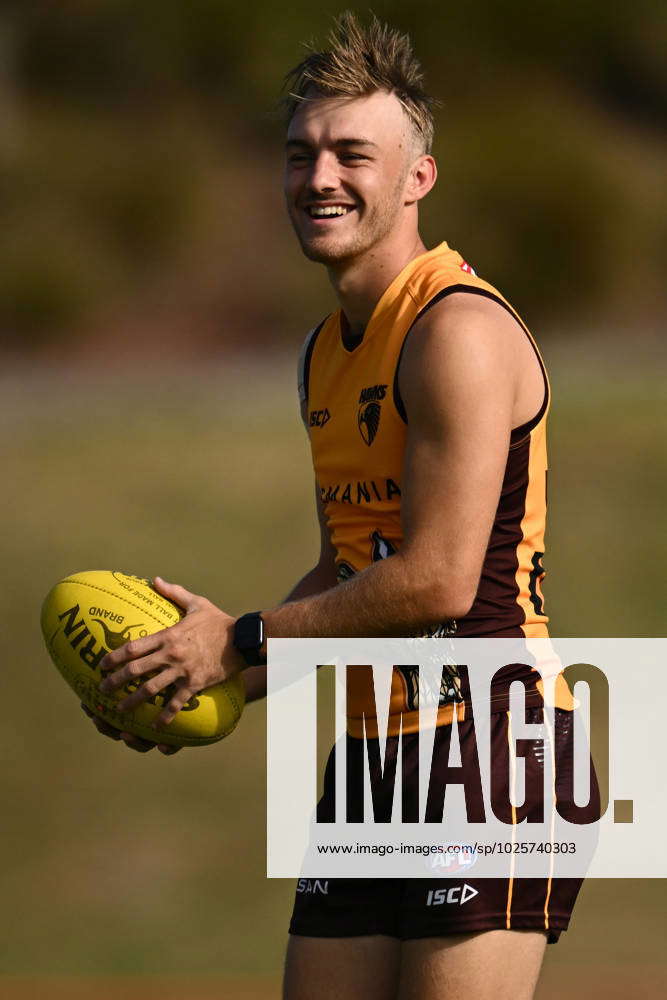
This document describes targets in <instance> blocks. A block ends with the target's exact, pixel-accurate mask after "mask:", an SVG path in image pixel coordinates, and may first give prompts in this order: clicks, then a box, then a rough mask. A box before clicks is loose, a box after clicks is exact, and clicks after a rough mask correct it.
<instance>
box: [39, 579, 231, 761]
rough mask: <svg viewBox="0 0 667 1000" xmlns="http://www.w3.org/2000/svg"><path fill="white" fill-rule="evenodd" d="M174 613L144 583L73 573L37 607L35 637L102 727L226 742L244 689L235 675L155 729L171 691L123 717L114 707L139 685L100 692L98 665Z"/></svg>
mask: <svg viewBox="0 0 667 1000" xmlns="http://www.w3.org/2000/svg"><path fill="white" fill-rule="evenodd" d="M182 617H183V612H182V610H181V609H180V608H179V607H177V606H176V605H175V604H172V602H171V601H168V600H167V599H166V598H165V597H162V595H161V594H158V593H157V591H156V590H154V589H153V588H152V587H151V584H150V581H149V580H144V579H142V578H140V577H137V576H128V575H127V574H126V573H119V572H112V571H110V570H91V571H88V572H86V573H74V574H73V575H72V576H68V577H66V578H65V579H64V580H61V581H60V583H57V584H56V585H55V587H54V588H53V589H52V590H51V591H50V592H49V593H48V594H47V596H46V599H45V601H44V604H43V606H42V633H43V635H44V641H45V642H46V648H47V649H48V651H49V654H50V656H51V659H52V660H53V662H54V663H55V665H56V666H57V668H58V670H59V671H60V673H61V674H62V675H63V677H64V678H65V680H66V681H67V683H68V684H69V686H70V687H71V688H72V690H73V691H74V692H75V693H76V695H77V696H78V698H79V699H80V700H81V701H82V702H83V703H84V704H85V705H87V706H88V708H89V709H90V710H91V711H92V712H94V713H95V714H96V715H98V716H99V717H100V718H102V719H104V720H105V721H106V722H108V723H109V724H110V725H112V726H115V727H116V729H120V730H122V731H124V732H128V733H132V734H133V735H134V736H141V737H143V738H144V739H147V740H153V741H154V742H156V743H157V742H159V743H167V744H170V745H171V746H179V747H185V746H203V745H205V744H207V743H215V742H216V741H217V740H221V739H222V738H223V737H224V736H229V734H230V733H231V732H232V730H233V729H234V728H235V726H236V724H237V722H238V721H239V719H240V718H241V712H242V711H243V705H244V703H245V688H244V686H243V681H242V679H241V677H240V675H239V674H237V675H235V676H234V677H232V678H231V679H230V680H228V681H224V682H223V683H222V684H216V685H215V687H211V688H207V689H206V690H205V691H202V692H201V693H200V694H198V695H196V696H194V697H192V698H191V699H190V701H189V702H188V703H187V704H186V705H185V706H184V707H183V708H182V709H181V711H180V712H179V713H178V715H177V716H176V718H175V719H174V720H173V722H171V723H169V725H168V726H163V727H161V728H160V729H159V730H158V731H156V730H155V729H152V728H151V724H152V723H153V722H154V721H155V719H156V718H157V717H158V715H159V714H160V711H161V709H162V706H163V704H164V700H165V698H166V699H167V700H169V698H170V697H171V694H172V692H173V688H166V689H165V691H164V692H162V693H161V694H158V695H155V696H154V697H153V698H151V699H149V701H147V702H144V703H143V704H142V705H139V706H138V707H137V708H135V709H134V710H131V711H129V712H119V711H118V708H117V707H116V706H117V704H118V702H119V701H121V700H122V698H124V697H125V696H126V695H127V694H130V693H131V692H132V691H135V690H136V688H137V686H138V683H142V682H143V679H145V678H143V679H141V678H140V679H138V682H137V681H132V682H130V683H128V684H126V685H125V687H123V688H121V689H119V690H118V691H114V692H113V693H111V694H102V693H101V692H100V690H99V684H100V681H101V679H102V674H101V671H100V667H99V664H100V660H101V659H102V657H103V656H104V655H105V653H107V652H108V651H109V650H112V649H118V647H119V646H122V645H123V644H124V643H126V642H129V640H130V639H138V638H140V637H141V636H145V635H151V634H152V633H153V632H159V631H160V630H161V629H164V628H168V627H169V626H170V625H175V624H176V623H177V622H178V621H179V620H180V619H181V618H182Z"/></svg>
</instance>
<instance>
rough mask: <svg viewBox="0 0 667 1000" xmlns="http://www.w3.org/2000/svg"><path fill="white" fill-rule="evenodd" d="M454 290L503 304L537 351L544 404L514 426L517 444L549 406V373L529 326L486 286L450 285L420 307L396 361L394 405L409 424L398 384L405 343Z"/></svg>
mask: <svg viewBox="0 0 667 1000" xmlns="http://www.w3.org/2000/svg"><path fill="white" fill-rule="evenodd" d="M454 292H467V293H468V295H482V296H484V298H486V299H491V301H492V302H497V303H498V305H499V306H502V307H503V309H504V310H505V311H506V312H508V313H509V314H510V316H511V317H512V318H513V319H514V320H516V322H517V323H518V324H519V326H520V327H521V329H522V330H523V332H524V333H525V334H526V336H527V337H528V340H529V341H530V345H531V347H532V348H533V350H534V352H535V357H536V358H537V361H538V364H539V366H540V371H541V372H542V379H543V380H544V398H543V400H542V405H541V406H540V408H539V410H538V411H537V413H536V414H535V416H534V417H531V419H530V420H527V421H526V423H524V424H521V425H520V426H519V427H515V428H513V430H512V433H511V435H510V446H512V445H514V444H517V443H518V442H519V441H520V440H522V438H525V437H526V436H527V435H528V434H530V432H531V431H532V430H533V428H534V427H536V426H537V425H538V424H539V422H540V420H541V419H542V417H543V416H544V414H545V412H546V409H547V406H548V404H549V381H548V379H547V373H546V370H545V368H544V363H543V362H542V358H541V357H540V353H539V351H538V350H537V347H536V345H535V341H534V340H533V338H532V336H531V334H530V333H529V331H528V327H527V326H526V325H525V323H524V322H523V321H522V320H521V319H520V318H519V316H517V314H516V313H515V312H514V310H513V309H512V308H511V307H510V306H509V305H508V304H507V302H505V301H504V300H503V299H501V298H500V296H498V295H494V294H493V292H488V291H487V290H486V289H485V288H475V287H474V286H473V285H450V286H449V287H448V288H443V290H442V291H441V292H437V293H436V294H435V295H434V296H433V298H432V299H431V300H430V302H427V303H426V305H425V306H424V308H423V309H420V311H419V312H418V313H417V315H416V316H415V318H414V320H413V321H412V323H411V324H410V328H409V329H408V331H407V333H406V334H405V337H404V338H403V343H402V344H401V350H400V351H399V354H398V361H397V362H396V370H395V372H394V405H395V407H396V410H397V412H398V414H399V416H400V417H401V419H402V420H403V422H404V423H406V424H407V422H408V414H407V411H406V409H405V404H404V402H403V400H402V398H401V391H400V389H399V385H398V372H399V369H400V367H401V359H402V357H403V352H404V350H405V345H406V344H407V342H408V337H409V336H410V334H411V333H412V330H413V328H414V325H415V323H417V322H418V320H420V319H421V318H422V316H423V315H424V314H425V313H427V312H428V311H429V309H430V308H431V307H432V306H434V305H435V304H436V303H437V302H440V301H441V300H442V299H445V298H447V296H448V295H453V294H454Z"/></svg>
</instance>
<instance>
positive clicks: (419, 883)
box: [290, 707, 600, 943]
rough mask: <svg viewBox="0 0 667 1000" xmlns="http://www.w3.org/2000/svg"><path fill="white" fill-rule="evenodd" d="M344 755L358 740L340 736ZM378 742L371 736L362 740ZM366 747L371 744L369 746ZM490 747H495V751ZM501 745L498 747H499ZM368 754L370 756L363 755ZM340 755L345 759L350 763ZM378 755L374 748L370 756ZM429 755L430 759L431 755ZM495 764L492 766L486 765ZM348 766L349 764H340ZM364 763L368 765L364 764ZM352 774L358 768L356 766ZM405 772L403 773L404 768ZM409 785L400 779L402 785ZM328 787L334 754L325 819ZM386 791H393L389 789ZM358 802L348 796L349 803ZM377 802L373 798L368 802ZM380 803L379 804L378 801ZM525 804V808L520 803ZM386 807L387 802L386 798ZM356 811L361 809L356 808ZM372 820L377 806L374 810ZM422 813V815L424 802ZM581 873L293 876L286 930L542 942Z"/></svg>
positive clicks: (442, 738) (564, 771)
mask: <svg viewBox="0 0 667 1000" xmlns="http://www.w3.org/2000/svg"><path fill="white" fill-rule="evenodd" d="M541 721H542V709H541V708H539V707H538V708H528V709H526V722H527V723H540V722H541ZM491 723H492V729H491V748H492V760H494V761H495V760H496V759H498V760H499V761H501V760H506V759H507V754H506V748H507V739H508V724H509V720H508V713H506V712H499V713H496V714H494V715H493V716H492V717H491ZM571 725H572V712H568V711H565V710H563V709H555V733H554V744H555V747H554V749H555V759H556V794H557V796H558V797H559V799H561V800H562V798H563V795H562V794H560V793H561V792H562V791H563V789H564V788H565V786H566V782H567V780H568V770H569V773H570V774H571V760H569V759H568V758H569V752H568V751H569V747H570V746H571V743H570V742H569V738H568V737H569V734H570V727H571ZM469 726H470V723H466V722H465V721H464V722H460V723H458V729H459V741H460V746H461V758H462V762H464V760H465V754H466V746H467V744H468V741H467V740H466V728H467V727H469ZM448 729H449V727H446V726H442V727H440V728H439V729H438V731H437V732H436V741H437V743H436V746H437V745H438V743H439V744H440V745H441V746H442V748H443V753H442V754H441V755H440V757H441V759H442V760H443V761H444V764H443V766H446V765H447V760H448V756H449V753H448V751H449V733H448V732H447V730H448ZM347 740H348V747H347V750H348V753H349V754H351V755H352V759H354V755H361V756H365V742H366V741H364V740H361V739H355V738H353V737H351V736H348V737H347ZM417 740H418V734H414V735H408V736H403V737H402V741H403V767H404V768H405V767H406V762H407V766H408V768H409V767H410V762H411V761H412V762H413V768H414V774H415V782H416V762H417V760H418V749H417V747H418V744H417ZM368 743H369V744H371V745H372V744H378V740H369V741H368ZM369 749H371V747H369ZM397 750H398V737H388V739H387V756H386V761H391V760H392V758H393V759H394V760H395V759H396V756H397ZM496 750H497V752H495V751H496ZM503 751H504V752H503ZM370 756H371V759H373V755H372V754H371V755H370ZM350 759H351V758H350V757H348V762H349V761H350ZM377 759H378V760H379V753H378V754H377ZM434 759H436V760H437V759H438V758H437V757H436V756H435V751H434ZM542 761H543V751H540V750H536V751H535V752H534V753H533V754H529V755H528V757H527V758H526V786H527V787H528V782H529V780H530V773H531V769H532V774H533V777H539V774H540V769H541V768H542V767H543V763H542ZM494 766H495V764H494ZM348 768H349V763H348ZM371 768H372V764H371ZM358 773H361V769H359V771H358ZM408 773H409V771H408ZM409 784H410V782H409V779H408V785H409ZM334 789H335V773H334V754H333V751H332V752H331V754H330V756H329V760H328V763H327V767H326V771H325V776H324V793H323V796H322V799H321V800H320V802H319V804H318V818H319V819H320V820H323V819H326V817H327V813H328V811H329V810H330V808H331V804H332V802H333V796H334ZM359 794H363V793H362V792H360V791H359V789H358V788H357V789H356V790H355V788H354V785H353V784H352V785H349V786H348V810H349V808H350V796H352V798H353V799H357V798H358V796H359ZM391 794H393V790H392V793H391ZM355 805H357V806H358V802H356V803H355V802H353V803H352V806H353V808H354V806H355ZM376 805H377V803H376ZM379 806H380V809H381V808H382V803H381V802H380V803H379ZM528 808H529V806H528ZM589 808H590V811H591V818H597V817H598V816H599V808H600V806H599V791H598V787H597V781H596V779H595V775H594V773H593V774H592V782H591V801H590V804H589ZM388 809H389V813H391V804H390V803H389V804H388ZM362 813H363V807H362ZM376 818H377V810H376ZM426 818H427V819H428V818H429V815H428V806H427V814H426ZM582 882H583V879H581V878H480V879H475V878H474V877H472V873H471V874H470V875H468V874H467V873H466V871H465V870H462V871H461V872H460V873H457V874H456V875H448V876H447V877H444V878H443V877H440V878H424V879H422V878H369V879H363V878H362V879H359V878H350V879H345V878H329V879H299V880H298V883H297V890H296V898H295V902H294V910H293V913H292V920H291V923H290V934H298V935H305V936H309V937H357V936H360V935H366V934H385V935H389V936H390V937H395V938H399V939H400V940H409V939H412V938H426V937H439V936H442V935H448V934H468V933H472V932H475V931H486V930H495V929H514V930H540V931H544V932H545V933H546V934H547V935H548V938H547V940H548V941H549V943H555V942H556V941H558V938H559V936H560V933H561V931H564V930H567V927H568V924H569V921H570V916H571V914H572V909H573V907H574V903H575V900H576V898H577V894H578V893H579V889H580V888H581V885H582Z"/></svg>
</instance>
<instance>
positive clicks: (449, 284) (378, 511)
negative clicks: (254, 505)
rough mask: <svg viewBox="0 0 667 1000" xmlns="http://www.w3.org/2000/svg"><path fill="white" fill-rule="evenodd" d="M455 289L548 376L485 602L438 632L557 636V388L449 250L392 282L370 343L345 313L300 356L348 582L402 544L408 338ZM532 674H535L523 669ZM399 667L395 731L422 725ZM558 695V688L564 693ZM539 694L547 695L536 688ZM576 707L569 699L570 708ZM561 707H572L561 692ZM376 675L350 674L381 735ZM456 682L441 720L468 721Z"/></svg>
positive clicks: (490, 557) (492, 293) (508, 496)
mask: <svg viewBox="0 0 667 1000" xmlns="http://www.w3.org/2000/svg"><path fill="white" fill-rule="evenodd" d="M454 292H467V293H470V294H474V295H483V296H486V297H487V298H490V299H493V300H494V301H496V302H498V303H499V304H500V305H501V306H503V307H504V308H505V309H507V310H508V311H509V312H510V313H511V315H512V316H513V317H514V318H515V319H516V321H517V322H518V323H519V324H520V325H521V327H522V329H523V330H524V331H525V333H526V336H528V337H529V339H530V341H531V344H532V345H533V347H534V349H535V353H536V355H537V357H538V359H539V362H540V365H541V367H542V372H543V376H544V398H543V402H542V405H541V407H540V410H539V412H538V413H537V414H536V415H535V416H534V418H533V419H532V420H531V421H529V422H528V423H526V424H524V425H523V426H522V427H518V428H516V429H515V430H513V431H512V434H511V440H510V445H509V450H508V455H507V464H506V468H505V475H504V480H503V485H502V491H501V495H500V500H499V503H498V508H497V511H496V515H495V519H494V524H493V528H492V531H491V536H490V539H489V544H488V548H487V552H486V556H485V559H484V563H483V568H482V573H481V578H480V582H479V588H478V591H477V595H476V597H475V600H474V603H473V605H472V607H471V609H470V611H469V612H468V614H467V615H466V616H465V618H462V619H459V620H457V621H449V622H442V623H434V626H433V629H431V630H429V631H428V633H427V634H428V635H437V636H446V635H456V636H457V637H463V636H525V637H528V638H538V637H546V636H547V634H548V633H547V621H548V619H547V617H546V615H545V614H544V609H543V597H542V590H541V584H542V579H543V577H544V569H543V566H542V558H543V555H544V529H545V517H546V473H547V453H546V417H547V411H548V407H549V385H548V380H547V375H546V371H545V368H544V365H543V363H542V359H541V358H540V355H539V352H538V350H537V347H536V345H535V342H534V340H533V338H532V336H531V334H530V333H529V331H528V330H527V328H526V327H525V325H524V324H523V322H522V321H521V319H520V318H519V317H518V315H517V314H516V312H515V311H514V310H513V309H512V307H511V306H510V305H509V304H508V303H507V302H506V300H505V299H504V298H503V297H502V296H501V295H500V294H499V293H498V292H497V291H496V290H495V289H494V288H493V287H492V286H491V285H489V284H488V283H487V282H486V281H483V280H482V279H481V278H478V277H477V276H476V275H475V273H474V271H473V270H472V269H471V268H470V267H469V266H468V265H467V264H466V263H465V261H464V260H463V258H462V257H461V256H460V255H459V254H458V253H457V252H456V251H455V250H452V249H450V248H449V247H448V245H447V244H446V243H441V244H440V245H439V246H437V247H435V249H433V250H430V251H428V252H427V253H424V254H421V255H420V256H419V257H417V258H415V259H414V260H413V261H411V262H410V263H409V264H408V265H407V266H406V267H405V268H404V269H403V270H402V271H401V272H400V274H398V275H397V277H396V278H395V279H394V280H393V281H392V282H391V284H390V285H389V287H388V288H387V289H386V291H385V292H384V294H383V295H382V297H381V298H380V300H379V302H378V303H377V305H376V307H375V310H374V312H373V315H372V316H371V318H370V321H369V323H368V325H367V327H366V330H365V331H364V334H363V336H362V337H361V338H357V339H356V340H355V339H353V338H352V337H351V336H350V333H349V329H348V328H347V323H346V320H345V317H344V316H343V314H342V313H341V311H340V310H338V311H337V312H335V313H333V314H332V315H331V316H329V317H328V318H327V319H326V320H324V322H323V323H321V324H320V326H319V327H316V328H315V329H314V330H312V331H311V332H310V334H309V335H308V337H307V338H306V342H305V344H304V347H303V350H302V354H301V360H300V378H299V391H300V395H301V399H302V402H305V404H306V414H307V429H308V434H309V438H310V444H311V450H312V457H313V466H314V469H315V475H316V479H317V484H318V488H319V491H320V496H321V498H322V502H323V505H324V511H325V514H326V519H327V525H328V529H329V533H330V536H331V540H332V543H333V546H334V548H335V551H336V563H337V569H338V579H339V581H343V580H346V579H348V578H349V577H350V576H352V575H353V574H354V573H357V572H359V571H360V570H363V569H364V568H365V567H367V566H369V565H370V564H371V563H372V562H374V561H377V560H379V559H385V558H388V557H390V556H391V555H392V554H393V553H394V552H396V551H397V549H398V548H399V547H400V545H401V541H402V532H401V519H400V512H401V490H402V467H403V454H404V449H405V441H406V429H407V420H408V414H406V412H405V408H404V406H403V402H402V400H401V397H400V393H399V389H398V378H397V372H398V366H399V363H400V358H401V352H402V350H403V347H404V345H405V342H406V338H407V336H408V334H409V332H410V330H411V328H412V326H413V324H414V323H415V321H416V320H417V319H418V318H419V317H420V316H421V315H423V313H424V312H425V311H426V310H427V309H428V308H429V307H430V306H432V305H434V303H436V302H438V301H439V300H440V299H442V298H443V297H444V296H446V295H450V294H452V293H454ZM523 669H524V673H525V670H526V669H528V668H523ZM415 673H416V672H415V671H414V668H407V667H404V668H399V667H397V668H395V670H394V676H393V681H392V690H391V700H390V719H389V733H390V734H396V733H397V732H398V731H399V729H400V727H401V726H402V729H403V731H404V732H411V731H416V730H417V729H418V698H419V693H418V677H417V676H415ZM557 690H558V688H557ZM535 697H536V698H539V692H538V691H536V694H535ZM564 701H566V702H567V704H564V703H563V702H564ZM557 703H559V704H561V707H570V706H571V702H570V701H568V693H566V691H565V690H564V689H563V688H562V687H561V688H560V700H559V701H558V702H557ZM373 707H374V698H373V687H372V675H371V674H370V672H369V671H368V670H366V669H364V668H361V667H350V668H349V672H348V728H349V732H350V733H351V734H352V735H353V736H361V735H363V727H364V722H365V727H366V733H367V734H368V735H372V736H375V735H377V722H376V720H375V715H374V711H373ZM465 707H466V705H465V699H464V698H463V697H462V695H461V692H460V689H459V688H458V687H457V684H456V678H455V677H453V678H452V682H451V684H449V685H445V684H444V682H443V690H442V691H441V695H440V707H439V709H438V724H447V723H451V721H452V716H453V712H454V710H456V711H457V716H458V717H459V718H463V717H464V716H465Z"/></svg>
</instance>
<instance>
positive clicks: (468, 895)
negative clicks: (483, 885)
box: [426, 882, 479, 906]
mask: <svg viewBox="0 0 667 1000" xmlns="http://www.w3.org/2000/svg"><path fill="white" fill-rule="evenodd" d="M477 895H479V894H478V892H477V889H473V887H472V886H471V885H468V883H467V882H464V883H463V885H453V886H452V887H451V889H431V891H430V892H429V894H428V896H427V897H426V905H427V906H442V905H443V903H458V905H459V906H463V904H464V903H467V902H468V900H469V899H472V898H473V896H477Z"/></svg>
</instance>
